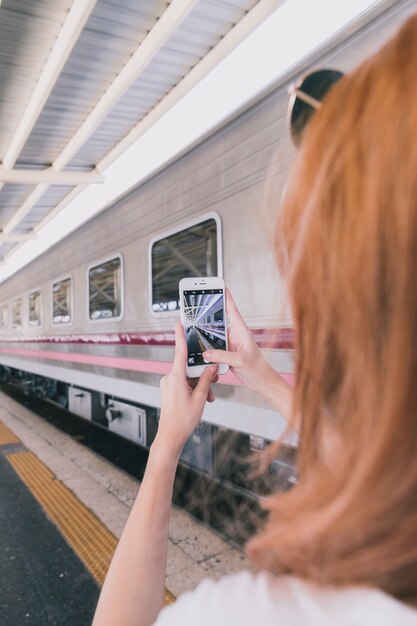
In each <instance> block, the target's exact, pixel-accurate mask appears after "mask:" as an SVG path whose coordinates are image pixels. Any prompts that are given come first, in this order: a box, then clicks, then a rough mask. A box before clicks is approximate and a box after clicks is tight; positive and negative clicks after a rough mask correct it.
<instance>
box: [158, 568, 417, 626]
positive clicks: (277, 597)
mask: <svg viewBox="0 0 417 626" xmlns="http://www.w3.org/2000/svg"><path fill="white" fill-rule="evenodd" d="M197 624H198V626H255V625H256V626H319V625H320V626H339V625H340V626H417V609H413V608H411V607H409V606H406V605H405V604H403V603H401V602H399V601H398V600H395V599H394V598H392V597H391V596H389V595H387V594H385V593H383V592H382V591H379V590H376V589H367V588H364V587H349V588H344V589H336V588H331V587H327V588H324V587H320V586H318V585H315V584H313V583H308V582H305V581H302V580H300V579H299V578H295V577H289V576H285V577H281V578H277V577H275V576H272V575H271V574H268V573H266V572H262V573H259V574H252V573H250V572H247V571H244V572H240V573H239V574H235V575H234V576H227V577H225V578H222V579H221V580H220V581H218V582H214V581H212V580H208V579H207V580H204V581H203V582H202V583H201V584H200V585H199V586H198V587H197V589H196V590H195V591H192V592H189V593H185V594H184V595H182V596H181V597H180V598H179V599H178V600H177V601H176V602H175V604H172V605H170V606H168V607H166V608H165V609H163V610H162V611H161V613H160V614H159V617H158V619H157V620H156V622H155V625H154V626H197Z"/></svg>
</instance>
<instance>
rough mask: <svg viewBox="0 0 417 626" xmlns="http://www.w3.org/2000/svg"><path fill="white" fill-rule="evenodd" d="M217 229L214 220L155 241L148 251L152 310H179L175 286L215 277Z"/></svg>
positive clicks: (157, 311)
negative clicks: (187, 279) (186, 279)
mask: <svg viewBox="0 0 417 626" xmlns="http://www.w3.org/2000/svg"><path fill="white" fill-rule="evenodd" d="M217 248H218V225H217V221H216V220H215V219H214V218H210V219H207V220H205V221H204V222H200V223H199V224H194V225H193V226H190V227H189V228H185V229H183V230H180V231H179V232H176V233H174V234H173V235H169V236H168V237H164V238H163V239H159V240H158V241H155V243H154V244H153V246H152V250H151V270H152V310H153V311H155V312H156V313H160V312H162V311H176V310H177V309H179V308H180V303H179V293H178V283H179V282H180V280H181V278H184V277H186V276H217V275H218V274H217V273H218V267H217V254H218V250H217Z"/></svg>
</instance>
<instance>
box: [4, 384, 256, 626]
mask: <svg viewBox="0 0 417 626" xmlns="http://www.w3.org/2000/svg"><path fill="white" fill-rule="evenodd" d="M138 488H139V481H138V480H135V479H134V478H132V477H131V476H129V475H128V474H126V473H125V472H124V471H122V470H120V469H118V468H116V467H115V466H113V465H112V464H111V463H109V462H108V461H106V460H105V459H103V458H101V457H100V456H98V455H97V454H96V453H94V452H92V451H91V450H89V449H87V448H85V447H84V446H83V445H82V444H80V443H79V442H77V441H75V440H74V439H73V438H71V437H70V436H69V435H67V434H66V433H63V432H61V431H59V430H58V429H56V428H55V427H54V426H52V425H51V424H49V423H47V422H46V421H45V420H43V419H42V418H41V417H39V416H38V415H36V414H35V413H33V412H32V411H30V410H29V409H28V408H26V407H24V406H22V405H20V404H19V403H17V402H16V401H15V400H13V399H11V398H10V397H9V396H7V395H5V394H3V393H0V490H1V507H0V576H1V580H2V593H1V599H0V624H2V626H16V625H17V624H30V625H31V626H41V625H42V626H46V625H49V624H54V625H55V624H56V625H60V626H61V625H62V626H64V625H66V624H68V625H69V624H77V626H83V625H84V624H85V625H88V624H90V623H91V619H92V616H93V613H94V609H95V605H96V602H97V599H98V595H99V590H100V586H101V584H102V582H103V580H104V577H105V574H106V571H107V568H108V565H109V563H110V560H111V557H112V554H113V552H114V549H115V547H116V544H117V540H118V537H119V536H120V534H121V532H122V530H123V527H124V524H125V522H126V519H127V517H128V514H129V510H130V508H131V506H132V504H133V502H134V499H135V496H136V493H137V491H138ZM244 567H247V563H246V561H245V558H244V555H243V553H242V552H241V551H240V550H239V549H238V548H236V547H235V546H233V545H232V544H230V543H229V542H227V541H224V540H223V539H222V538H220V537H219V536H218V535H216V534H215V533H214V532H213V531H212V530H210V529H209V528H207V527H205V526H204V525H202V524H200V523H198V522H197V521H195V520H194V519H193V518H192V517H191V516H190V515H189V514H188V513H186V512H184V511H182V510H180V509H178V508H176V507H173V509H172V514H171V524H170V532H169V546H168V564H167V577H166V594H165V601H166V602H167V603H170V602H173V601H175V598H176V597H178V596H179V595H181V594H182V593H183V592H184V591H187V590H190V589H192V588H194V587H195V586H196V585H197V584H198V583H199V582H200V581H201V580H202V579H203V578H205V577H207V576H209V577H211V578H214V579H216V578H219V577H221V576H223V575H225V574H228V573H233V572H235V571H237V570H240V569H242V568H244Z"/></svg>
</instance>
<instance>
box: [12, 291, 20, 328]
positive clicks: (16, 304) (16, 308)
mask: <svg viewBox="0 0 417 626" xmlns="http://www.w3.org/2000/svg"><path fill="white" fill-rule="evenodd" d="M21 327H22V298H18V299H17V300H13V302H12V328H21Z"/></svg>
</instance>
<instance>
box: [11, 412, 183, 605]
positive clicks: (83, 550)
mask: <svg viewBox="0 0 417 626" xmlns="http://www.w3.org/2000/svg"><path fill="white" fill-rule="evenodd" d="M0 425H2V424H1V422H0ZM7 430H8V429H7ZM10 432H11V431H9V433H10ZM11 434H12V435H13V433H11ZM13 437H14V435H13ZM16 442H17V443H19V440H18V439H17V441H16ZM13 443H15V442H13ZM6 458H7V459H8V461H9V462H10V464H11V465H12V467H13V468H14V470H15V471H16V473H17V474H18V475H19V477H20V478H21V480H22V481H23V482H24V483H25V484H26V486H27V487H28V488H29V490H30V491H31V493H32V495H33V496H34V497H35V498H36V499H37V500H38V502H39V504H40V505H41V506H42V508H43V509H44V511H45V512H46V514H47V515H48V517H49V518H50V519H51V520H52V521H53V522H54V523H55V524H56V526H57V527H58V529H59V531H60V532H61V534H62V535H63V536H64V538H65V539H66V541H67V542H68V543H69V545H70V546H71V547H72V549H73V550H74V552H75V553H76V554H77V556H78V557H79V558H80V559H81V561H82V562H83V563H84V564H85V566H86V567H87V568H88V570H89V571H90V573H91V574H92V576H93V577H94V578H95V580H96V581H97V583H98V584H99V585H102V584H103V581H104V578H105V576H106V572H107V569H108V567H109V565H110V561H111V558H112V556H113V552H114V550H115V548H116V545H117V539H116V537H115V536H114V535H113V534H112V533H111V532H110V531H109V530H108V529H107V528H106V527H105V526H104V525H103V524H102V523H101V522H100V520H99V519H98V518H97V517H96V516H95V515H94V514H93V513H92V512H91V511H90V510H89V509H87V507H85V506H84V505H83V504H82V503H81V502H80V501H79V500H78V499H77V498H76V497H75V496H74V494H73V493H72V492H71V491H70V490H69V489H68V488H67V487H65V485H63V484H62V483H61V482H60V481H59V480H57V479H56V477H55V476H54V474H52V472H51V471H50V470H49V469H48V468H47V467H46V465H44V464H43V463H42V461H40V460H39V459H38V458H37V457H36V456H35V455H34V454H33V453H32V452H29V451H27V452H15V453H13V454H8V455H7V457H6ZM174 600H175V597H174V596H173V595H172V594H171V593H170V592H169V591H168V590H165V598H164V603H165V604H170V603H172V602H174Z"/></svg>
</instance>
